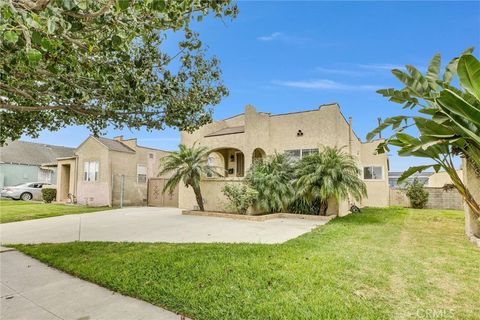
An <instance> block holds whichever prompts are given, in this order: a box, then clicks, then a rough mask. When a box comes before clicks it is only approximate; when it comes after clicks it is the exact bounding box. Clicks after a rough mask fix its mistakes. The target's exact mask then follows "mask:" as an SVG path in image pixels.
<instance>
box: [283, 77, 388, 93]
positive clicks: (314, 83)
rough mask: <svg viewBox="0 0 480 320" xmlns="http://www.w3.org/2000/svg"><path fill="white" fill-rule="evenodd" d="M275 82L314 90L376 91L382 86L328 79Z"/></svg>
mask: <svg viewBox="0 0 480 320" xmlns="http://www.w3.org/2000/svg"><path fill="white" fill-rule="evenodd" d="M274 83H275V84H277V85H280V86H285V87H291V88H301V89H313V90H343V91H357V90H363V91H375V90H378V89H379V88H380V86H375V85H370V84H360V85H352V84H345V83H341V82H337V81H333V80H328V79H319V80H303V81H274Z"/></svg>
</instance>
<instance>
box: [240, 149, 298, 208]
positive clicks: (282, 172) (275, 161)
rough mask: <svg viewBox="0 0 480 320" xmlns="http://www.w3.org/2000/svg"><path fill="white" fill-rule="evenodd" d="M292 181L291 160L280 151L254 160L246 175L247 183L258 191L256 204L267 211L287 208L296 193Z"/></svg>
mask: <svg viewBox="0 0 480 320" xmlns="http://www.w3.org/2000/svg"><path fill="white" fill-rule="evenodd" d="M292 181H293V170H292V166H291V163H290V160H289V158H288V157H287V156H286V155H284V154H278V153H276V154H274V155H272V156H270V157H268V158H267V159H266V160H265V161H256V162H254V164H253V165H252V167H251V168H250V170H249V171H248V174H247V177H246V182H247V184H248V185H249V186H250V187H252V188H253V189H254V190H256V191H257V196H256V199H255V202H254V206H255V207H256V208H259V209H261V210H264V211H266V212H279V211H282V210H285V209H286V207H287V206H288V204H289V203H290V201H291V199H292V197H293V195H294V189H293V186H292Z"/></svg>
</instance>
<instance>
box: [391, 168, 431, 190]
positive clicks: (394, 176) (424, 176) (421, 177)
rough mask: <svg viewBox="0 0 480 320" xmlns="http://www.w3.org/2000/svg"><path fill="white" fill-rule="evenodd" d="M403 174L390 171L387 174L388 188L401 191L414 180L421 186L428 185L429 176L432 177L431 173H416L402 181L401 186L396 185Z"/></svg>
mask: <svg viewBox="0 0 480 320" xmlns="http://www.w3.org/2000/svg"><path fill="white" fill-rule="evenodd" d="M402 174H403V171H390V172H389V173H388V184H389V185H390V188H394V189H401V188H404V187H405V186H406V185H407V184H409V183H412V182H413V180H414V179H415V178H417V179H418V181H420V182H421V183H422V184H423V185H425V186H426V185H428V181H429V179H430V176H431V175H433V172H417V173H415V174H413V175H411V176H410V177H408V178H407V179H405V181H403V182H402V183H401V184H398V179H399V178H400V176H401V175H402Z"/></svg>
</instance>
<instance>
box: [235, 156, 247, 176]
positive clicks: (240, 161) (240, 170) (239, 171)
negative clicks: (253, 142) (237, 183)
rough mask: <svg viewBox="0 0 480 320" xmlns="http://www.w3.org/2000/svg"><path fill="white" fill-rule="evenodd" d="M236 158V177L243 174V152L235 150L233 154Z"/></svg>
mask: <svg viewBox="0 0 480 320" xmlns="http://www.w3.org/2000/svg"><path fill="white" fill-rule="evenodd" d="M235 158H236V163H237V177H243V175H244V174H245V170H244V168H245V157H244V156H243V153H241V152H237V153H236V154H235Z"/></svg>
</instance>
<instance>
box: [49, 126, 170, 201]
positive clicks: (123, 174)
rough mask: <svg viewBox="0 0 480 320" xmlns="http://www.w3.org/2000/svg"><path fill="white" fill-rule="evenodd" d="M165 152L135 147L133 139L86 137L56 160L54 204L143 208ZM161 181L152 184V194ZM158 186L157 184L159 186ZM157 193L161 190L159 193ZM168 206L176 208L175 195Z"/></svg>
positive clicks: (157, 188) (158, 187)
mask: <svg viewBox="0 0 480 320" xmlns="http://www.w3.org/2000/svg"><path fill="white" fill-rule="evenodd" d="M168 154H169V152H168V151H164V150H159V149H153V148H147V147H143V146H139V145H138V144H137V140H136V139H127V140H124V139H123V137H122V136H119V137H115V138H114V139H107V138H104V137H95V136H90V137H88V138H87V139H86V140H85V141H84V142H83V143H82V144H80V146H78V148H76V149H75V152H74V154H73V155H72V156H70V157H62V158H58V159H57V163H58V175H57V201H59V202H77V203H79V204H86V205H95V206H119V205H145V204H147V199H148V188H149V180H152V181H155V179H156V177H157V173H158V172H159V165H160V164H159V161H160V159H161V158H163V157H165V156H166V155H168ZM163 183H164V181H162V180H160V181H157V182H156V184H155V185H154V189H155V195H156V196H158V197H163V195H162V194H161V192H159V190H160V189H161V187H162V186H163ZM158 184H161V185H160V186H159V185H158ZM160 191H161V190H160ZM165 196H167V197H169V199H168V200H169V201H170V202H169V204H170V205H172V206H176V205H177V202H176V195H165Z"/></svg>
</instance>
